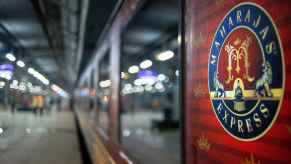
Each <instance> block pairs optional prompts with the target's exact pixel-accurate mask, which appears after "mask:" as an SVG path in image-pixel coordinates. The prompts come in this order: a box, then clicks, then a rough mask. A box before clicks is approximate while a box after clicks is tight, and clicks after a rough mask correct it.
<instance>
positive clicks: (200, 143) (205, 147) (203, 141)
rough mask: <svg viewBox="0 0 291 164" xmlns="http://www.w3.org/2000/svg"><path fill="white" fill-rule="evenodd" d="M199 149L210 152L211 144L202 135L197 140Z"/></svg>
mask: <svg viewBox="0 0 291 164" xmlns="http://www.w3.org/2000/svg"><path fill="white" fill-rule="evenodd" d="M197 145H198V148H199V149H201V150H204V151H209V149H210V147H211V144H210V143H209V142H208V139H207V138H206V137H205V136H204V135H203V134H202V135H201V136H200V137H199V139H198V140H197Z"/></svg>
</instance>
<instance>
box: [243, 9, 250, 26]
mask: <svg viewBox="0 0 291 164" xmlns="http://www.w3.org/2000/svg"><path fill="white" fill-rule="evenodd" d="M244 21H245V22H248V23H250V21H251V11H250V10H248V11H247V14H246V17H245V20H244Z"/></svg>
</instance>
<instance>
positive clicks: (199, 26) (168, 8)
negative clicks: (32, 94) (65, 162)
mask: <svg viewBox="0 0 291 164" xmlns="http://www.w3.org/2000/svg"><path fill="white" fill-rule="evenodd" d="M290 9H291V1H289V0H280V1H278V0H250V1H243V0H232V1H227V0H123V1H120V3H119V4H118V5H117V6H116V8H115V10H114V11H113V12H112V13H111V17H110V21H108V23H107V25H106V29H105V30H104V31H103V33H102V37H101V38H99V39H98V40H97V39H96V46H95V49H94V54H93V57H92V58H91V60H90V62H89V64H88V65H87V66H86V68H85V71H83V73H82V74H81V76H80V78H79V81H78V87H77V88H76V90H75V91H74V96H73V98H72V102H74V104H72V106H74V109H75V112H76V116H77V120H78V122H79V126H80V129H81V133H82V135H83V139H84V142H85V145H86V147H87V150H88V154H89V161H90V162H91V163H94V164H102V163H104V164H110V163H112V164H115V163H116V164H119V163H121V164H123V163H124V164H126V163H128V164H132V163H145V164H154V163H155V164H176V163H185V164H192V163H241V164H259V163H260V164H265V163H272V164H273V163H291V156H290V155H291V100H290V96H291V86H289V84H290V83H291V39H290V38H289V37H290V36H291V15H290Z"/></svg>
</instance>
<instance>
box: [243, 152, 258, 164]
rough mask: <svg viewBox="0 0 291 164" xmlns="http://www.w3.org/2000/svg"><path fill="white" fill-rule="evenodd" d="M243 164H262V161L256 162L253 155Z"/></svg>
mask: <svg viewBox="0 0 291 164" xmlns="http://www.w3.org/2000/svg"><path fill="white" fill-rule="evenodd" d="M241 164H260V161H256V160H255V157H254V155H253V154H251V156H250V158H245V159H244V160H243V161H242V162H241Z"/></svg>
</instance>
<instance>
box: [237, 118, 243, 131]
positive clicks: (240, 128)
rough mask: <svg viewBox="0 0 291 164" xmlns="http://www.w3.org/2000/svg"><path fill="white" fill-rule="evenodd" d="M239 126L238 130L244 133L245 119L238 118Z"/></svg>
mask: <svg viewBox="0 0 291 164" xmlns="http://www.w3.org/2000/svg"><path fill="white" fill-rule="evenodd" d="M237 128H238V132H240V133H243V132H244V130H243V121H242V120H237Z"/></svg>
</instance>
